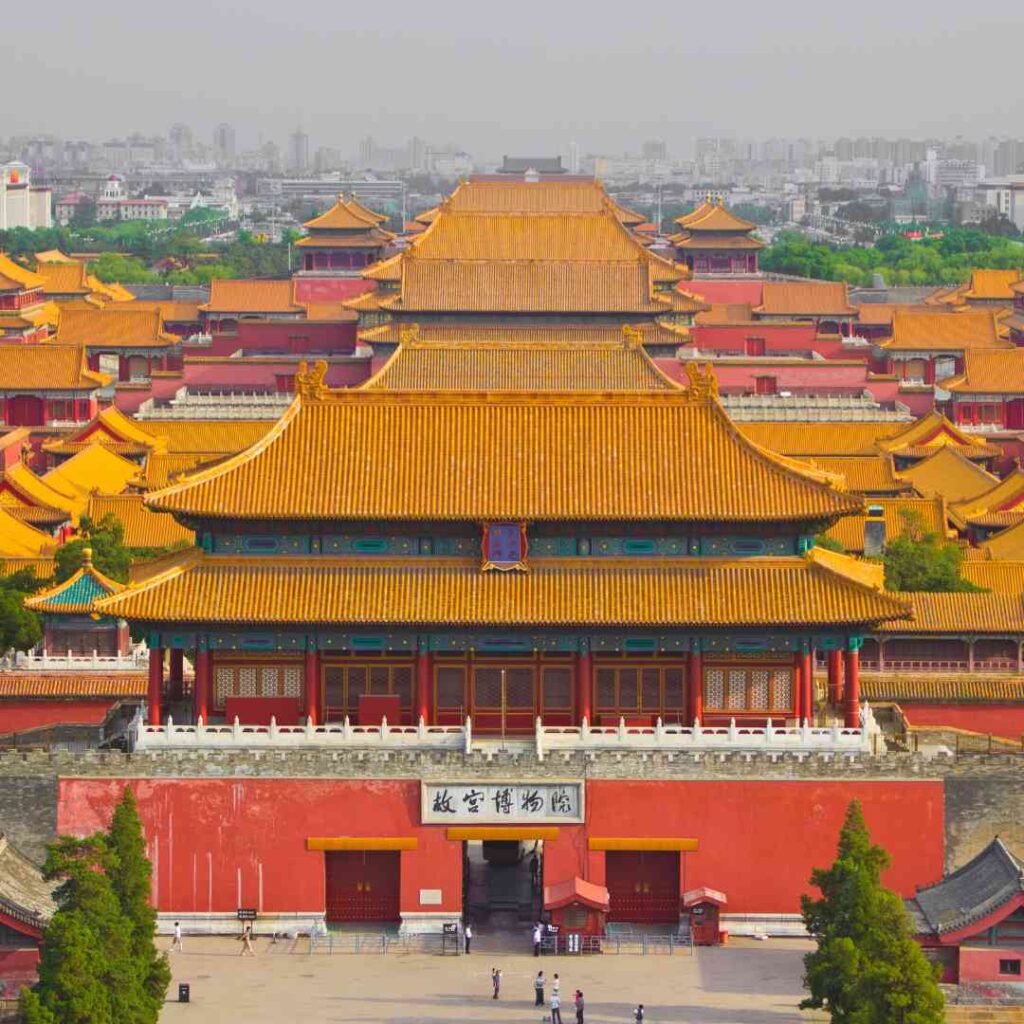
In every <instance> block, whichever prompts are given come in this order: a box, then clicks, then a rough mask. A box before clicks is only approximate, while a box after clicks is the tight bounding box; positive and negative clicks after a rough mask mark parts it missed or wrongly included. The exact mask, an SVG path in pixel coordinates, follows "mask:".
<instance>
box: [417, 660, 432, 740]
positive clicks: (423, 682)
mask: <svg viewBox="0 0 1024 1024" xmlns="http://www.w3.org/2000/svg"><path fill="white" fill-rule="evenodd" d="M433 707H434V658H433V656H432V655H431V653H430V651H429V650H428V649H427V645H426V644H420V647H419V650H418V651H417V652H416V715H415V717H416V721H415V722H414V723H413V724H414V725H418V724H419V722H420V719H422V720H423V723H424V724H425V725H431V724H432V722H431V719H432V718H433V717H434V716H433Z"/></svg>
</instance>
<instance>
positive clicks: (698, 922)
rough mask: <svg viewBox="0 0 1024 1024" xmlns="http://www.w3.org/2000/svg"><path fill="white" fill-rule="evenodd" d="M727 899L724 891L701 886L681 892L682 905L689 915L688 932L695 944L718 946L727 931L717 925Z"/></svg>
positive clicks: (726, 934)
mask: <svg viewBox="0 0 1024 1024" xmlns="http://www.w3.org/2000/svg"><path fill="white" fill-rule="evenodd" d="M726 902H727V900H726V898H725V893H724V892H719V891H718V890H717V889H709V888H708V887H707V886H702V887H701V888H700V889H691V890H690V892H684V893H683V907H684V908H685V909H686V910H687V911H688V912H689V915H690V934H691V935H692V936H693V944H694V945H695V946H720V945H721V944H722V943H723V942H724V941H725V940H726V939H727V938H728V933H727V932H723V931H722V930H721V928H720V927H719V920H718V915H719V912H720V910H721V908H722V907H724V906H725V904H726Z"/></svg>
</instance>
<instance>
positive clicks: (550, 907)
mask: <svg viewBox="0 0 1024 1024" xmlns="http://www.w3.org/2000/svg"><path fill="white" fill-rule="evenodd" d="M610 905H611V903H610V900H609V897H608V890H607V889H606V888H605V887H604V886H603V885H597V884H595V883H594V882H587V881H584V880H583V879H582V878H579V877H578V876H576V877H573V878H570V879H567V880H566V881H564V882H556V883H555V884H554V885H546V886H544V910H545V911H546V912H547V913H548V914H549V916H550V918H551V925H552V927H553V928H554V929H556V931H555V934H554V939H555V941H554V947H555V952H558V953H580V952H595V953H598V952H600V951H601V946H600V938H601V936H602V935H603V934H604V930H605V922H606V921H607V918H608V909H609V907H610Z"/></svg>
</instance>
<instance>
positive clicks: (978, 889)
mask: <svg viewBox="0 0 1024 1024" xmlns="http://www.w3.org/2000/svg"><path fill="white" fill-rule="evenodd" d="M1022 893H1024V864H1022V863H1021V861H1020V860H1019V859H1018V858H1017V857H1015V856H1014V855H1013V854H1012V853H1011V852H1010V850H1009V849H1008V848H1007V847H1006V845H1005V844H1004V843H1003V841H1002V840H1001V839H1000V838H999V837H998V836H997V837H996V838H995V839H993V840H992V842H991V843H989V844H988V846H986V847H985V849H984V850H982V851H981V853H979V854H978V855H977V856H976V857H973V858H972V859H971V860H969V861H968V862H967V863H966V864H964V865H963V866H962V867H960V868H958V869H957V870H956V871H954V872H953V873H952V874H950V875H946V877H945V878H943V879H942V881H941V882H936V883H935V885H930V886H927V887H926V888H924V889H918V891H917V892H916V893H915V894H914V896H912V897H911V898H910V899H907V900H904V904H905V905H906V908H907V910H908V912H909V913H910V916H911V918H912V919H913V921H914V924H915V926H916V927H917V930H918V934H921V935H936V936H939V935H946V934H948V933H950V932H958V931H961V930H963V929H964V928H967V927H969V926H970V925H971V924H973V923H974V922H976V921H980V920H982V919H983V918H985V917H988V916H989V915H990V914H992V913H994V912H996V911H998V910H999V908H1000V907H1003V906H1006V905H1007V904H1009V903H1011V902H1013V903H1014V904H1015V905H1016V904H1017V903H1019V902H1020V898H1021V894H1022Z"/></svg>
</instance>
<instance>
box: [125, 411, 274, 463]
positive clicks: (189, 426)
mask: <svg viewBox="0 0 1024 1024" xmlns="http://www.w3.org/2000/svg"><path fill="white" fill-rule="evenodd" d="M139 425H140V426H141V427H142V428H143V429H144V430H145V431H147V433H150V432H151V433H152V434H153V435H154V436H156V437H162V438H165V439H166V441H167V451H168V452H169V453H170V454H172V455H179V454H188V453H191V452H197V453H202V454H204V455H206V454H214V455H233V454H234V453H235V452H240V451H241V450H242V449H243V448H248V447H249V445H251V444H254V443H255V442H256V441H258V440H259V439H260V438H261V437H263V436H264V435H265V434H266V433H267V432H268V431H269V430H270V429H271V428H272V427H273V425H274V424H273V421H268V420H149V421H146V422H145V423H142V424H139Z"/></svg>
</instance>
